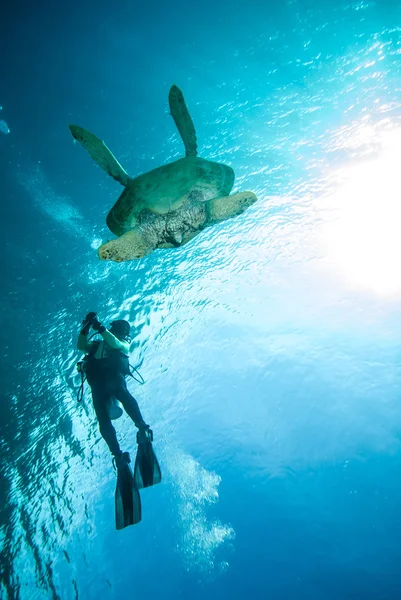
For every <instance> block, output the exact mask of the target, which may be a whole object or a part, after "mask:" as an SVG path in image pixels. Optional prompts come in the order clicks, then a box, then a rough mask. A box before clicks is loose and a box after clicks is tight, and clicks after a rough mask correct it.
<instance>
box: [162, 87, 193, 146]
mask: <svg viewBox="0 0 401 600" xmlns="http://www.w3.org/2000/svg"><path fill="white" fill-rule="evenodd" d="M168 102H169V105H170V114H171V116H172V117H173V119H174V123H175V124H176V126H177V129H178V131H179V133H180V136H181V138H182V141H183V142H184V146H185V152H186V155H187V156H196V155H197V154H198V148H197V141H196V131H195V126H194V123H193V121H192V118H191V115H190V114H189V112H188V109H187V105H186V104H185V100H184V96H183V93H182V91H181V90H180V88H179V87H177V86H176V85H172V86H171V88H170V93H169V95H168Z"/></svg>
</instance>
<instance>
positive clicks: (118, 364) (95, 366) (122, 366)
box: [83, 341, 130, 378]
mask: <svg viewBox="0 0 401 600" xmlns="http://www.w3.org/2000/svg"><path fill="white" fill-rule="evenodd" d="M100 343H101V342H98V341H96V342H92V346H91V349H90V351H89V353H88V354H87V355H86V356H85V357H84V359H83V360H84V364H85V367H84V370H85V373H86V375H87V376H89V378H90V377H91V376H92V375H96V374H98V373H100V372H105V371H106V372H109V373H110V375H112V374H121V375H124V377H126V376H127V375H130V368H129V358H128V356H126V355H125V354H123V352H121V350H117V349H115V348H110V347H109V346H108V347H107V356H105V357H104V358H95V354H96V352H97V349H98V348H99V344H100ZM103 343H104V344H105V342H103Z"/></svg>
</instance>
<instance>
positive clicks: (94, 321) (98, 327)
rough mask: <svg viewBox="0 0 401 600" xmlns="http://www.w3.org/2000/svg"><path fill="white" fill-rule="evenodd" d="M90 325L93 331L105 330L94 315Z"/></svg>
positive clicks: (100, 331) (101, 331)
mask: <svg viewBox="0 0 401 600" xmlns="http://www.w3.org/2000/svg"><path fill="white" fill-rule="evenodd" d="M92 327H93V329H94V330H95V331H97V332H98V333H103V331H105V330H106V327H104V325H102V324H101V322H100V321H99V320H98V318H97V316H96V315H95V317H94V318H93V319H92Z"/></svg>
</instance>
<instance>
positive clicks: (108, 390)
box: [86, 349, 148, 456]
mask: <svg viewBox="0 0 401 600" xmlns="http://www.w3.org/2000/svg"><path fill="white" fill-rule="evenodd" d="M95 352H96V349H94V350H91V352H90V353H89V355H88V357H87V359H86V377H87V381H88V383H89V385H90V387H91V390H92V398H93V406H94V408H95V411H96V416H97V419H98V421H99V429H100V433H101V435H102V437H103V438H104V440H105V442H106V443H107V445H108V447H109V448H110V451H111V453H112V454H113V455H114V456H117V455H119V454H120V452H121V450H120V446H119V443H118V441H117V435H116V430H115V429H114V427H113V424H112V422H111V419H110V416H109V410H108V406H109V402H110V400H111V399H112V398H113V397H114V398H117V400H119V401H120V402H121V404H122V405H123V407H124V409H125V411H126V413H127V414H128V415H129V416H130V417H131V419H132V420H133V421H134V423H135V425H136V426H137V427H138V429H144V428H147V427H148V425H147V424H146V423H145V421H144V420H143V417H142V415H141V411H140V410H139V406H138V402H137V401H136V400H135V398H134V396H132V395H131V394H130V393H129V391H128V389H127V383H126V381H125V374H127V373H126V372H124V371H126V368H127V367H126V366H125V365H127V366H128V358H127V357H124V355H122V353H121V352H119V351H118V350H114V351H113V352H112V356H110V357H109V358H106V359H96V358H95V356H94V355H95ZM112 357H113V358H112ZM110 359H111V360H110Z"/></svg>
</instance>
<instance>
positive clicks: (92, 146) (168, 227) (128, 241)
mask: <svg viewBox="0 0 401 600" xmlns="http://www.w3.org/2000/svg"><path fill="white" fill-rule="evenodd" d="M169 104H170V112H171V116H172V117H173V119H174V121H175V124H176V126H177V129H178V131H179V133H180V135H181V138H182V140H183V142H184V146H185V150H186V156H185V158H180V159H179V160H176V161H174V162H171V163H168V164H167V165H164V166H162V167H158V168H157V169H153V170H152V171H149V172H148V173H144V174H143V175H139V176H138V177H135V178H131V177H130V176H129V175H128V174H127V173H126V171H125V170H124V169H123V168H122V166H121V165H120V163H119V162H118V161H117V159H116V158H115V157H114V156H113V154H112V153H111V152H110V150H109V149H108V148H107V146H106V145H105V144H104V142H103V141H101V140H100V139H99V138H97V137H96V136H95V135H93V134H92V133H90V132H89V131H86V130H85V129H83V128H82V127H78V126H77V125H70V130H71V133H72V135H73V136H74V138H75V139H76V140H77V141H78V142H79V143H80V144H81V145H82V146H83V147H84V148H85V150H87V151H88V152H89V154H90V155H91V157H92V158H93V160H94V161H95V162H96V163H97V164H98V165H99V166H100V167H101V168H102V169H104V171H106V173H108V174H109V175H111V177H113V178H114V179H116V180H117V181H118V182H119V183H121V185H123V186H124V188H125V189H124V191H123V193H122V194H121V196H120V197H119V199H118V200H117V202H116V203H115V205H114V206H113V208H112V209H111V210H110V212H109V214H108V215H107V219H106V223H107V226H108V227H109V229H110V231H112V232H113V233H114V234H115V235H117V236H119V237H118V238H117V239H115V240H112V241H110V242H107V243H106V244H103V245H102V246H100V248H99V249H98V255H99V257H100V258H101V259H102V260H114V261H116V262H123V261H125V260H133V259H136V258H142V257H143V256H145V255H146V254H150V253H151V252H153V250H155V249H156V248H174V247H177V246H182V245H183V244H186V243H187V242H189V240H191V239H192V238H193V237H195V236H196V235H197V234H198V233H200V232H201V231H202V230H203V229H205V227H209V226H210V225H214V224H215V223H219V222H220V221H224V220H226V219H230V218H231V217H235V216H236V215H240V214H241V213H243V212H244V210H246V209H247V208H248V207H249V206H251V205H252V204H253V203H254V202H256V200H257V198H256V196H255V194H253V193H252V192H243V193H237V194H233V195H232V196H230V195H229V194H230V192H231V190H232V187H233V185H234V171H233V170H232V168H231V167H228V166H227V165H223V164H221V163H217V162H212V161H210V160H205V159H204V158H200V157H199V156H197V141H196V133H195V127H194V124H193V122H192V119H191V116H190V114H189V112H188V109H187V107H186V105H185V100H184V96H183V94H182V92H181V90H180V89H179V88H178V87H177V86H176V85H173V86H172V87H171V89H170V93H169Z"/></svg>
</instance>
